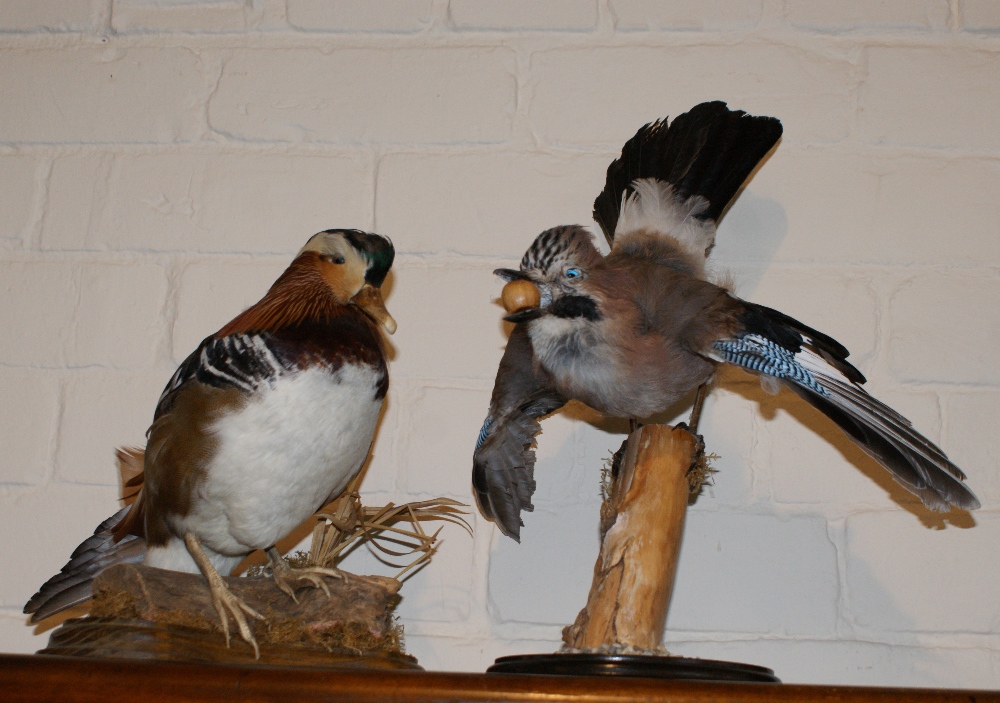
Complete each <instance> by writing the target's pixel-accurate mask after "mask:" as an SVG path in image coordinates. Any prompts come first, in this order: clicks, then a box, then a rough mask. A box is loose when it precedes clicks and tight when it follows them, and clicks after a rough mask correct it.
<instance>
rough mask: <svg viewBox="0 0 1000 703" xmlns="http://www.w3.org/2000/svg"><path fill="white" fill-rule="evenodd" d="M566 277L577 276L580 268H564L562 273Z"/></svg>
mask: <svg viewBox="0 0 1000 703" xmlns="http://www.w3.org/2000/svg"><path fill="white" fill-rule="evenodd" d="M563 275H564V276H566V278H579V277H580V269H566V273H564V274H563Z"/></svg>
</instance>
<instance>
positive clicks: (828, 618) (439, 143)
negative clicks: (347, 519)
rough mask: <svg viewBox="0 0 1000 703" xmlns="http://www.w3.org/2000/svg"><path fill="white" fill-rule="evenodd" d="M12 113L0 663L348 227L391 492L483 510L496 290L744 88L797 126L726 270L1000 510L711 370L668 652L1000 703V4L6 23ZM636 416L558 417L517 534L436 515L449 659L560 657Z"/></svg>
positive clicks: (375, 5)
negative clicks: (965, 501) (941, 690)
mask: <svg viewBox="0 0 1000 703" xmlns="http://www.w3.org/2000/svg"><path fill="white" fill-rule="evenodd" d="M0 93H2V95H3V106H2V108H0V286H2V293H3V296H2V299H0V329H3V330H4V331H5V332H6V333H5V334H4V335H0V427H2V428H3V434H2V441H3V448H4V451H3V452H2V453H0V534H3V535H4V539H3V540H2V541H0V559H2V560H3V563H5V564H8V565H10V566H11V568H9V569H7V571H6V573H5V577H4V578H3V580H2V581H0V650H8V651H21V652H28V651H33V650H35V649H38V648H40V647H42V646H44V643H45V641H46V638H47V632H44V631H43V630H41V629H38V630H36V629H34V628H31V627H29V626H27V625H26V624H25V620H24V617H23V616H22V615H21V614H20V609H21V606H22V605H23V603H24V601H25V600H26V599H27V598H28V597H29V596H30V595H31V593H32V592H33V591H34V590H35V588H36V587H37V586H38V585H39V584H40V583H41V582H42V581H43V580H44V579H45V578H46V577H48V576H49V575H50V574H52V573H53V572H54V571H56V570H57V569H58V568H59V567H61V566H62V564H63V563H64V561H65V558H66V557H67V556H68V554H69V552H70V551H71V550H72V548H73V547H74V546H76V544H77V543H79V542H80V541H81V540H82V539H84V538H85V537H86V536H87V535H89V534H90V532H91V531H92V529H93V527H94V525H95V524H96V523H97V522H98V521H99V520H101V519H103V518H104V517H106V516H107V515H109V514H110V513H111V512H113V511H114V510H115V509H116V507H117V505H118V503H117V500H116V498H117V491H118V476H117V472H116V469H115V466H114V462H113V454H112V450H113V449H114V447H115V446H116V445H118V444H129V443H137V442H141V440H142V434H143V431H144V429H145V427H146V425H147V423H148V421H149V419H150V415H151V413H152V408H153V405H154V403H155V399H156V397H157V395H158V393H159V390H160V388H161V387H162V385H163V384H164V383H165V382H166V379H167V378H168V377H169V375H170V373H171V372H172V370H173V368H174V366H175V365H176V364H177V363H178V362H179V361H180V360H181V359H183V358H184V357H185V356H186V355H187V354H188V353H189V352H190V350H191V349H192V348H193V347H194V346H195V345H196V344H197V343H198V341H199V340H200V339H202V338H203V337H204V336H205V335H207V334H209V333H211V332H212V331H214V330H215V329H217V328H218V327H219V326H220V325H221V324H223V323H224V322H226V321H227V320H228V319H230V318H231V317H232V316H233V315H234V314H235V313H236V312H238V311H239V310H240V309H242V308H244V307H245V306H247V305H249V304H251V303H252V302H254V301H255V300H256V299H257V298H258V297H259V296H260V295H261V294H262V293H263V292H264V291H265V290H266V289H267V287H268V286H269V285H270V284H271V282H272V281H273V280H274V278H275V277H276V276H277V275H278V273H279V272H280V271H281V270H282V269H283V268H284V266H285V265H286V264H287V262H288V260H289V258H290V257H291V255H292V254H293V253H294V252H295V250H296V249H297V248H298V247H299V246H301V244H302V242H304V241H305V239H306V237H308V236H309V235H310V234H312V233H313V232H315V231H316V230H319V229H321V228H325V227H332V226H347V227H360V228H365V229H376V230H378V231H381V232H384V233H385V234H388V235H390V236H391V237H392V238H393V240H394V242H395V243H396V247H397V251H398V257H397V263H396V266H395V267H394V270H393V273H392V275H391V277H390V278H389V279H388V282H387V285H386V290H387V293H388V296H387V297H388V306H389V308H390V310H391V311H392V313H393V315H394V316H395V317H396V319H397V321H398V323H399V332H398V333H397V334H396V335H395V336H394V337H393V338H392V339H391V345H392V348H393V352H392V374H393V384H392V388H391V389H390V393H389V401H388V404H387V407H386V412H385V414H384V418H383V422H382V424H381V427H380V429H379V433H378V435H377V438H376V442H375V447H374V452H373V457H372V461H371V463H370V465H369V467H368V472H367V475H366V480H365V484H364V487H363V490H364V492H365V494H366V497H367V499H368V500H370V501H372V502H385V501H389V500H392V501H395V502H401V501H404V500H408V499H421V498H427V497H430V496H436V495H447V496H451V497H455V498H458V499H461V500H466V501H470V502H471V495H470V491H469V469H470V458H471V456H470V455H471V446H472V443H473V441H474V436H475V433H476V431H477V430H478V426H479V423H480V422H481V420H482V417H483V414H484V413H485V410H486V406H487V404H488V401H489V394H490V389H491V387H492V380H493V374H494V373H495V370H496V364H497V361H498V360H499V358H500V355H501V353H502V349H503V345H504V341H505V327H504V324H503V323H502V322H501V320H500V317H501V310H500V308H499V307H498V305H497V304H496V299H497V297H498V296H499V292H500V287H501V284H500V282H499V281H498V280H497V279H496V278H495V277H493V276H492V274H491V272H492V270H493V269H494V268H496V267H497V266H503V265H513V264H515V263H516V261H517V259H518V258H519V257H520V254H521V253H522V252H523V250H524V248H525V247H526V246H527V245H528V244H529V242H530V241H531V239H532V238H533V237H534V235H535V234H537V232H538V231H540V230H541V229H543V228H546V227H549V226H552V225H555V224H560V223H572V222H579V223H587V222H588V221H589V218H590V211H591V204H592V201H593V198H594V196H595V195H596V193H597V192H598V190H599V189H600V187H601V184H602V181H603V177H604V170H605V168H606V167H607V164H608V162H609V161H610V160H611V159H612V158H613V157H614V156H615V155H616V153H617V150H618V149H619V148H620V146H621V144H622V142H623V141H624V140H625V139H627V138H628V137H630V136H631V135H632V134H633V133H634V132H635V130H636V129H637V128H638V127H639V126H640V125H641V124H643V123H644V122H647V121H649V120H652V119H654V118H658V117H663V116H665V115H676V114H677V113H679V112H681V111H683V110H685V109H687V108H689V107H691V106H692V105H694V104H695V103H697V102H699V101H701V100H706V99H724V100H727V101H729V102H730V104H731V105H733V106H734V107H740V108H744V109H747V110H750V111H752V112H757V113H761V114H769V115H775V116H777V117H779V118H781V120H782V121H783V123H784V125H785V137H784V140H783V142H782V144H781V145H780V146H779V147H778V149H777V151H776V153H775V154H774V155H773V157H772V158H771V159H770V161H769V162H768V163H767V164H765V165H764V167H763V168H762V169H761V171H760V173H759V174H758V175H757V177H756V178H755V179H754V180H753V181H752V182H751V183H750V185H749V187H748V188H747V190H746V191H745V192H744V193H743V195H742V197H741V199H740V200H739V201H738V203H737V204H736V206H735V207H733V209H732V210H731V212H730V213H729V215H728V216H727V218H726V220H725V222H724V223H723V225H722V227H721V228H720V232H719V237H718V244H717V247H716V250H715V253H714V260H715V266H716V268H717V269H721V270H729V271H731V272H732V276H733V278H734V280H735V284H736V286H737V290H738V291H739V292H740V293H741V294H742V295H744V296H747V297H749V298H751V299H755V300H758V301H760V302H762V303H765V304H768V305H772V306H775V307H778V308H781V309H783V310H785V311H787V312H788V313H790V314H793V315H795V316H798V317H800V318H801V319H803V321H805V322H806V323H807V324H810V325H814V326H816V327H818V328H820V329H822V330H824V331H826V332H828V333H830V334H832V335H833V336H835V337H836V338H838V339H840V340H842V341H843V342H844V343H845V344H847V345H848V346H849V347H850V348H851V349H852V351H853V356H852V358H853V359H856V363H857V364H858V366H859V367H860V368H861V369H862V370H863V371H864V372H865V373H866V374H867V375H868V376H869V377H870V379H871V381H870V387H871V389H872V391H873V392H874V393H875V394H876V395H877V396H879V397H881V398H882V399H884V400H886V401H887V402H889V403H891V404H892V405H893V406H894V407H896V408H898V409H899V410H900V411H901V412H903V413H904V414H906V415H907V416H909V417H910V418H911V419H912V420H913V421H914V423H915V424H916V426H917V427H918V428H919V429H921V430H922V431H923V432H925V433H926V434H927V435H928V436H929V437H931V438H932V439H934V440H935V441H939V442H940V443H941V444H942V445H943V447H944V448H945V450H946V451H948V452H949V454H950V455H951V456H952V457H953V458H954V459H955V460H956V461H957V463H958V464H959V465H961V466H962V467H963V468H964V469H965V470H966V471H967V472H968V474H969V481H970V484H971V485H972V486H973V488H974V489H975V490H976V492H977V493H978V495H979V496H980V498H981V499H982V501H983V509H982V510H981V511H979V512H978V513H976V514H974V515H972V516H971V517H969V516H964V515H959V516H951V517H946V518H941V517H940V516H934V515H932V514H930V513H928V512H926V511H925V510H924V509H923V508H922V507H920V504H919V502H917V501H916V500H914V499H913V498H912V497H911V496H909V494H907V493H906V492H905V491H903V490H902V489H900V488H899V487H898V486H896V484H895V483H893V482H892V481H891V480H890V479H888V478H887V477H886V475H885V473H884V472H883V471H881V469H879V467H878V466H877V465H876V464H875V463H874V462H873V461H872V460H870V459H869V458H867V457H866V456H865V455H864V454H863V453H862V452H860V451H859V450H857V449H856V448H855V447H854V446H853V445H851V444H850V443H849V442H848V441H846V440H845V439H844V438H843V437H841V436H839V435H838V433H837V432H836V430H834V429H833V428H832V427H831V426H830V424H829V423H828V422H826V421H825V420H824V419H823V418H822V417H820V416H819V415H817V413H815V411H813V410H811V409H810V408H808V407H807V406H805V405H804V404H803V403H802V402H800V401H798V400H797V399H796V398H794V397H792V396H791V395H790V394H788V393H782V394H780V395H778V396H776V397H773V396H769V395H767V394H765V393H764V392H763V391H762V390H761V389H760V387H759V384H757V383H756V381H754V380H753V379H752V378H750V377H749V376H747V375H746V374H743V373H741V372H738V371H727V372H724V373H721V374H720V378H719V386H720V387H719V389H718V390H717V391H715V392H714V394H713V395H712V396H711V398H710V401H709V403H708V406H707V410H706V416H705V418H704V425H703V431H704V434H705V437H706V441H707V442H708V448H709V450H711V451H714V452H716V453H718V454H720V455H721V457H720V458H719V459H718V460H717V462H716V468H717V469H719V473H718V474H716V476H715V480H714V485H712V486H709V487H707V488H706V490H705V493H704V494H703V495H702V496H701V497H700V498H699V500H698V501H697V503H696V504H695V505H694V507H693V508H692V509H691V511H690V519H689V523H688V530H687V534H686V538H685V543H684V549H683V554H682V558H681V564H680V568H679V572H678V583H677V591H676V598H675V601H674V604H673V609H672V611H671V613H670V616H669V631H668V633H667V637H666V644H667V645H668V646H669V647H670V649H671V650H672V651H675V652H677V653H681V654H687V655H696V656H703V657H714V658H723V659H734V660H739V661H746V662H751V663H759V664H764V665H767V666H772V667H773V668H774V669H775V670H776V671H777V672H778V674H779V675H780V676H781V677H782V678H783V679H784V680H786V681H791V682H811V683H843V684H866V685H876V684H892V685H917V686H968V687H992V688H1000V597H998V594H1000V586H998V576H997V574H1000V557H998V556H997V550H996V544H997V541H998V539H1000V532H998V530H1000V471H998V463H1000V432H998V428H1000V372H998V371H997V369H998V368H1000V352H998V349H1000V313H998V310H1000V243H998V242H1000V206H998V203H1000V117H998V115H1000V13H998V10H997V3H995V2H993V1H992V0H900V1H899V2H860V1H857V2H855V1H850V2H840V3H831V2H827V1H825V0H745V1H742V2H735V1H733V2H729V1H725V2H724V1H722V0H711V1H709V2H695V1H685V2H670V3H663V2H652V1H651V0H559V1H558V2H545V3H529V2H508V3H495V2H483V1H480V0H391V1H390V0H378V1H374V0H373V1H371V2H366V3H346V2H337V3H329V2H319V1H318V0H247V1H246V2H244V1H243V0H183V1H182V0H157V1H153V0H58V1H57V0H52V1H51V2H36V1H34V0H6V2H4V3H3V9H2V11H0ZM623 431H624V426H623V424H622V423H621V422H614V421H606V420H602V419H601V418H600V417H599V416H597V415H596V414H595V413H593V412H592V411H589V410H588V409H586V408H584V407H583V406H580V405H577V404H574V405H572V406H571V407H570V408H568V409H567V410H566V411H565V412H564V413H562V414H560V415H557V416H555V417H553V418H551V419H549V420H547V421H546V423H545V428H544V434H543V435H542V436H541V437H540V444H539V449H538V456H539V459H538V468H537V472H536V473H537V479H538V490H537V493H536V495H535V505H536V510H535V512H533V513H530V514H528V515H527V516H526V518H525V523H526V526H525V528H524V531H523V542H522V544H520V545H517V544H515V543H513V542H512V541H510V540H507V539H506V538H502V537H501V536H500V535H499V533H498V532H497V531H496V530H495V528H493V527H492V525H490V524H489V523H486V522H485V521H484V520H482V518H479V517H478V516H473V517H472V521H473V523H474V526H475V528H476V529H475V534H474V535H473V536H469V535H467V534H465V533H464V532H462V531H461V530H459V529H457V528H451V527H446V528H445V529H444V531H443V533H442V534H443V535H444V536H445V542H444V544H443V545H442V548H441V550H440V552H439V553H438V555H437V556H436V557H435V559H434V562H433V563H432V564H431V565H430V566H429V567H428V568H426V569H424V570H423V571H421V572H419V573H418V574H417V575H415V576H414V577H413V578H412V579H410V580H409V581H408V582H407V583H406V585H405V587H404V589H403V595H404V596H405V598H404V600H403V603H402V605H401V608H400V614H401V617H402V620H403V622H404V624H405V626H406V632H407V645H408V647H409V649H410V650H411V651H412V652H413V653H414V654H416V655H417V656H418V657H419V659H420V661H421V663H422V664H423V665H424V666H426V667H428V668H438V669H452V670H472V671H482V670H483V669H484V668H485V667H486V666H487V665H488V664H489V663H490V662H492V660H493V659H494V658H495V657H497V656H502V655H506V654H517V653H527V652H545V651H552V650H553V649H555V648H556V647H557V646H558V641H559V633H560V629H561V627H562V626H563V625H564V624H566V623H568V622H570V621H572V619H573V617H574V616H575V614H576V612H577V610H578V609H579V608H580V607H581V606H582V604H583V602H584V600H585V598H586V593H587V590H588V587H589V582H590V576H591V570H592V566H593V559H594V557H595V555H596V553H597V547H598V545H597V534H596V533H597V509H598V504H599V494H598V484H599V470H600V466H601V464H602V463H603V461H604V459H605V458H606V457H607V456H609V455H610V453H611V451H613V450H614V449H615V448H617V446H618V444H619V443H620V441H621V439H622V433H623ZM349 568H357V569H360V570H368V569H381V570H382V572H383V573H386V571H387V570H386V567H379V566H378V565H376V564H374V563H373V561H372V559H371V558H370V557H369V556H367V555H366V554H365V553H358V554H357V555H355V556H354V557H352V562H351V564H349Z"/></svg>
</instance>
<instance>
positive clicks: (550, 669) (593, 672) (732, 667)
mask: <svg viewBox="0 0 1000 703" xmlns="http://www.w3.org/2000/svg"><path fill="white" fill-rule="evenodd" d="M486 672H487V673H490V674H552V675H555V676H635V677H642V678H652V679H669V680H671V681H712V682H716V683H718V682H726V681H731V682H740V683H781V679H779V678H778V677H777V676H775V675H774V672H773V671H771V670H770V669H768V668H766V667H763V666H754V665H753V664H740V663H737V662H723V661H715V660H713V659H691V658H688V657H660V656H655V655H636V654H590V653H584V652H580V653H566V654H560V653H556V654H519V655H515V656H510V657H500V658H499V659H497V660H496V661H495V662H494V663H493V666H491V667H490V668H488V669H487V670H486Z"/></svg>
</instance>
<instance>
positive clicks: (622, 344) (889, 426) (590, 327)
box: [472, 102, 979, 541]
mask: <svg viewBox="0 0 1000 703" xmlns="http://www.w3.org/2000/svg"><path fill="white" fill-rule="evenodd" d="M781 132H782V128H781V123H780V122H779V121H778V120H776V119H774V118H771V117H755V116H751V115H748V114H746V113H745V112H742V111H732V110H729V109H728V108H727V107H726V104H725V103H723V102H710V103H703V104H701V105H698V106H696V107H694V108H693V109H691V110H690V111H689V112H687V113H685V114H682V115H680V116H678V117H677V118H676V119H674V121H673V122H671V123H669V124H668V123H667V120H660V121H656V122H653V123H650V124H647V125H646V126H644V127H643V128H642V129H640V130H639V131H638V133H637V134H636V135H635V136H634V137H632V138H631V139H630V140H629V141H628V142H627V143H626V144H625V146H624V147H623V148H622V153H621V156H620V157H619V158H618V159H616V160H615V161H614V162H613V163H612V164H611V165H610V166H609V167H608V171H607V179H606V183H605V186H604V190H603V191H602V192H601V193H600V195H598V197H597V199H596V200H595V201H594V219H595V220H596V221H597V224H598V225H599V226H600V227H601V230H602V231H603V232H604V236H605V237H606V238H607V240H608V243H609V245H610V247H611V249H610V252H609V253H608V255H607V256H602V255H601V254H600V252H599V251H598V250H597V248H596V247H595V245H594V242H593V240H592V237H591V234H590V233H589V232H588V231H587V230H585V229H584V228H583V227H581V226H576V225H572V226H562V227H555V228H553V229H549V230H546V231H545V232H542V233H541V234H539V235H538V237H537V238H536V239H535V241H534V242H533V243H532V245H531V246H530V247H529V248H528V250H527V252H526V253H525V254H524V257H523V258H522V260H521V265H520V270H517V271H515V270H512V269H498V270H497V271H496V272H495V273H496V274H497V275H498V276H500V277H501V278H502V279H504V280H505V281H508V283H507V285H506V286H505V288H504V294H503V299H504V304H505V307H507V309H508V312H511V313H512V314H510V315H508V316H507V317H506V318H505V319H506V320H508V321H510V322H514V323H517V324H516V326H515V327H514V329H513V331H512V333H511V336H510V339H509V341H508V343H507V348H506V350H505V351H504V355H503V358H502V359H501V361H500V366H499V369H498V371H497V377H496V383H495V385H494V388H493V396H492V399H491V402H490V408H489V414H488V416H487V418H486V421H485V423H484V424H483V427H482V430H481V431H480V433H479V438H478V441H477V443H476V448H475V452H474V455H473V472H472V483H473V488H474V489H475V493H476V500H477V502H478V504H479V509H480V511H481V512H482V513H483V515H484V516H485V517H486V518H488V519H490V520H493V521H495V522H496V524H497V526H498V527H499V528H500V530H501V532H503V534H505V535H507V536H509V537H512V538H513V539H515V540H518V541H519V540H520V528H521V526H522V525H523V522H522V521H521V517H520V513H521V511H522V510H531V509H532V508H533V506H532V504H531V495H532V493H533V491H534V488H535V481H534V478H533V471H534V462H535V457H534V452H533V450H532V442H533V440H534V437H535V435H537V434H538V432H539V431H540V430H541V427H540V425H539V423H538V418H540V417H541V416H543V415H546V414H548V413H551V412H554V411H555V410H557V409H558V408H560V407H562V406H563V405H564V404H565V403H566V402H567V401H569V400H571V399H575V400H579V401H582V402H584V403H586V404H587V405H589V406H591V407H592V408H594V409H595V410H598V411H600V412H602V413H605V414H608V415H612V416H617V417H623V418H630V419H632V418H646V417H649V416H650V415H653V414H655V413H658V412H661V411H663V410H665V409H666V408H668V407H669V406H671V405H672V404H673V403H675V402H677V401H678V400H679V399H681V398H682V397H684V396H685V395H687V394H688V393H689V392H691V391H693V390H694V389H696V388H698V387H700V386H701V385H702V384H705V383H707V382H708V381H709V380H710V379H711V378H712V375H713V373H714V371H715V369H716V367H717V366H718V365H719V364H732V365H735V366H739V367H741V368H743V369H745V370H746V371H749V372H750V373H753V374H756V375H758V376H760V378H761V382H762V384H764V385H765V388H768V389H775V390H776V386H777V384H778V383H781V384H784V385H785V386H787V387H788V388H789V389H791V391H792V392H794V393H796V394H797V395H799V396H800V397H802V398H803V399H805V400H806V401H807V402H808V403H810V404H811V405H813V406H814V407H815V408H817V409H818V410H819V411H820V412H822V413H823V414H824V415H826V416H827V417H828V418H830V419H831V420H832V421H833V422H834V423H836V424H837V425H838V426H839V427H840V429H841V430H843V431H844V432H845V433H846V434H847V436H848V437H849V438H850V439H852V440H853V441H854V442H855V443H857V444H858V445H859V446H860V447H861V448H862V449H863V450H864V451H865V452H867V453H868V454H869V455H871V456H872V457H873V458H874V459H876V460H877V461H878V462H879V463H881V464H882V465H883V466H884V467H885V468H886V469H888V470H889V471H890V472H891V473H892V476H893V478H894V479H895V480H896V481H898V482H899V483H900V484H902V486H903V487H905V488H906V489H907V490H909V491H910V492H912V493H914V494H915V495H917V496H918V497H920V499H921V500H922V501H923V502H924V504H925V505H926V506H927V507H929V508H931V509H933V510H941V511H943V510H947V509H949V507H950V506H957V507H959V508H963V509H966V510H972V509H974V508H978V507H979V501H978V500H977V499H976V497H975V496H974V495H973V494H972V492H971V491H970V490H969V489H968V488H967V487H966V486H965V484H964V483H963V479H964V478H965V475H964V474H963V473H962V472H961V470H959V468H958V467H957V466H955V465H954V464H953V463H951V462H950V461H949V460H948V457H946V456H945V454H944V452H942V451H941V450H940V449H939V448H938V447H936V446H935V445H934V444H933V443H931V442H930V441H929V440H928V439H926V438H925V437H924V436H922V435H921V434H920V433H918V432H917V431H916V430H914V429H913V427H912V426H911V424H910V422H909V421H908V420H907V419H906V418H904V417H903V416H901V415H900V414H899V413H897V412H895V411H894V410H892V409H891V408H889V407H888V406H886V405H884V404H882V403H880V402H879V401H877V400H876V399H874V398H872V397H871V396H870V395H868V394H867V393H866V392H865V391H864V390H863V389H862V388H861V384H863V383H864V382H865V378H864V376H862V374H861V373H860V372H859V371H858V370H857V369H856V368H855V367H854V366H852V365H851V364H850V362H848V361H847V356H848V351H847V349H845V348H844V347H843V346H842V345H841V344H839V343H838V342H836V341H835V340H833V339H832V338H830V337H828V336H827V335H825V334H823V333H821V332H818V331H816V330H814V329H812V328H811V327H808V326H806V325H804V324H802V323H801V322H798V321H797V320H794V319H792V318H791V317H788V316H787V315H784V314H782V313H780V312H778V311H777V310H772V309H770V308H766V307H764V306H762V305H757V304H754V303H751V302H747V301H745V300H741V299H739V298H737V297H736V296H735V295H733V294H732V293H731V292H730V291H729V290H727V289H726V288H724V287H721V286H719V285H716V284H714V283H712V282H710V281H709V280H708V277H707V275H706V272H705V259H706V257H707V256H708V253H709V251H710V250H711V248H712V245H713V242H714V238H715V230H716V225H717V223H718V221H719V220H720V218H721V217H722V215H723V214H724V212H725V211H726V209H727V207H728V206H729V204H730V203H731V201H733V200H734V199H735V197H736V195H737V193H738V191H739V189H740V187H741V186H742V185H743V183H744V181H745V180H746V179H747V178H748V177H749V176H750V174H751V173H753V171H754V170H755V169H756V168H757V167H758V165H759V164H760V162H761V161H762V160H763V159H764V158H765V157H766V156H767V154H768V153H769V152H770V151H771V149H772V148H773V147H774V146H775V144H776V143H777V142H778V139H779V138H780V137H781Z"/></svg>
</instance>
